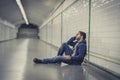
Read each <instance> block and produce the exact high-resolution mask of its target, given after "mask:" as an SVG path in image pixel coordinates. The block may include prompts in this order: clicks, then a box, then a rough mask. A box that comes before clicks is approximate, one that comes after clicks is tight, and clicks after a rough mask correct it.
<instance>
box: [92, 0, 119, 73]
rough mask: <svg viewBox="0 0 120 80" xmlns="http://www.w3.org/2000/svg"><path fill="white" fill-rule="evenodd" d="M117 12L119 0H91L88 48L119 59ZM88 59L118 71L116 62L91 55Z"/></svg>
mask: <svg viewBox="0 0 120 80" xmlns="http://www.w3.org/2000/svg"><path fill="white" fill-rule="evenodd" d="M119 13H120V0H97V1H95V0H92V16H91V17H92V19H91V41H90V44H91V45H90V48H91V49H90V50H91V51H92V52H96V53H97V54H101V55H103V56H108V57H112V58H115V59H116V60H119V61H120V53H119V52H120V35H119V34H120V14H119ZM95 60H98V61H95ZM90 61H91V62H94V63H96V64H98V65H100V66H103V67H106V68H108V69H110V70H112V71H115V72H117V73H120V70H119V69H118V67H120V65H118V64H114V63H112V62H109V61H104V60H102V59H98V58H95V57H92V56H90Z"/></svg>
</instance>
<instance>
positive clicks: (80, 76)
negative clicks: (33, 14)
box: [0, 39, 119, 80]
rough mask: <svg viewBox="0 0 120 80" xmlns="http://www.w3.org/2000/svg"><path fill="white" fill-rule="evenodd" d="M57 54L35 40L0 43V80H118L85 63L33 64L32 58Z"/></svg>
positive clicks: (48, 46)
mask: <svg viewBox="0 0 120 80" xmlns="http://www.w3.org/2000/svg"><path fill="white" fill-rule="evenodd" d="M56 52H57V50H56V49H55V48H53V47H51V46H50V45H48V44H46V43H44V42H42V41H40V40H38V39H16V40H11V41H7V42H1V43H0V80H119V79H118V78H116V77H115V76H113V75H111V74H109V73H107V72H104V71H102V70H100V69H99V68H96V67H94V66H92V65H90V64H88V63H84V64H82V66H75V65H66V64H62V65H57V64H34V63H33V62H32V59H33V58H34V57H38V58H44V57H53V56H56Z"/></svg>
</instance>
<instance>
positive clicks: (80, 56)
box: [71, 44, 86, 60]
mask: <svg viewBox="0 0 120 80" xmlns="http://www.w3.org/2000/svg"><path fill="white" fill-rule="evenodd" d="M77 54H78V55H77V56H72V57H71V60H81V59H83V58H84V56H85V54H86V45H85V44H81V45H80V46H79V49H78V53H77Z"/></svg>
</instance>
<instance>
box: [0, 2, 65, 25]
mask: <svg viewBox="0 0 120 80" xmlns="http://www.w3.org/2000/svg"><path fill="white" fill-rule="evenodd" d="M21 1H22V4H23V7H24V10H25V13H26V15H27V18H28V21H29V23H33V24H36V25H39V26H40V25H41V24H42V23H43V22H44V21H45V20H46V19H47V18H48V17H49V15H50V13H51V12H52V11H53V10H54V9H55V8H56V7H57V6H58V5H59V4H60V3H62V2H63V1H64V0H21ZM0 18H2V19H3V20H7V21H8V22H11V23H12V24H15V25H16V26H17V25H20V24H22V23H25V21H24V19H23V17H22V14H21V12H20V9H19V8H18V5H17V3H16V0H1V1H0Z"/></svg>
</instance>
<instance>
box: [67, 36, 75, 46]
mask: <svg viewBox="0 0 120 80" xmlns="http://www.w3.org/2000/svg"><path fill="white" fill-rule="evenodd" d="M75 39H76V37H75V36H74V37H71V38H70V39H69V40H68V41H67V44H68V45H71V46H74V42H73V41H74V40H75Z"/></svg>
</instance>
